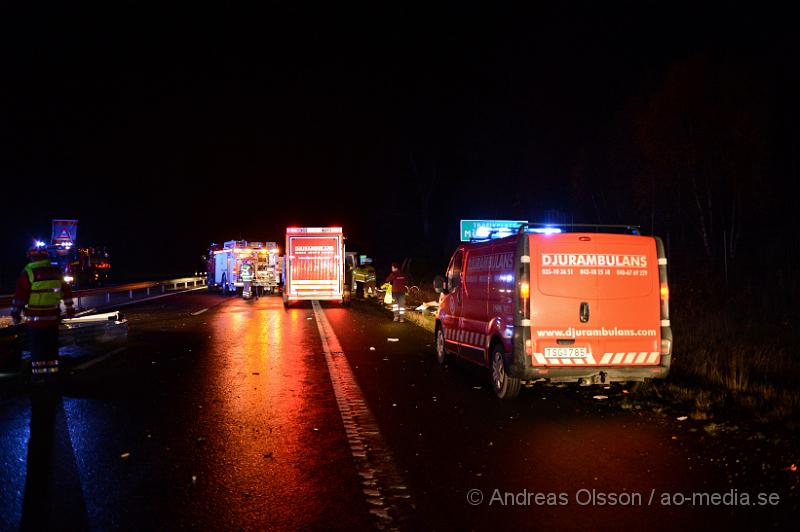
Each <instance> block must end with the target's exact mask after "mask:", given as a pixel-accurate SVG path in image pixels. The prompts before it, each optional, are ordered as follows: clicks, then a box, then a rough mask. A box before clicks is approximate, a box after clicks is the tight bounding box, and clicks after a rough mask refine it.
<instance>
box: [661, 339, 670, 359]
mask: <svg viewBox="0 0 800 532" xmlns="http://www.w3.org/2000/svg"><path fill="white" fill-rule="evenodd" d="M671 351H672V340H668V339H666V338H662V339H661V356H666V355H669V354H670V352H671Z"/></svg>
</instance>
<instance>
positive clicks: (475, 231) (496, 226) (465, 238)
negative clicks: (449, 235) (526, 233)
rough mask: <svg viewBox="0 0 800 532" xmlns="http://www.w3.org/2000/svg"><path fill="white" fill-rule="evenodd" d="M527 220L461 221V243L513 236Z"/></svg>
mask: <svg viewBox="0 0 800 532" xmlns="http://www.w3.org/2000/svg"><path fill="white" fill-rule="evenodd" d="M526 223H528V222H527V220H461V241H462V242H469V241H470V240H471V239H473V238H490V237H491V236H507V235H513V234H514V233H516V232H517V229H519V227H520V226H521V225H522V224H526Z"/></svg>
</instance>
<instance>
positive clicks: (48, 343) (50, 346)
mask: <svg viewBox="0 0 800 532" xmlns="http://www.w3.org/2000/svg"><path fill="white" fill-rule="evenodd" d="M28 340H29V342H30V347H31V370H32V372H33V373H34V374H38V373H50V374H53V373H57V372H58V326H56V327H42V328H35V327H28ZM42 370H44V371H42Z"/></svg>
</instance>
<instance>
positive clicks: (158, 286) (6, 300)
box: [0, 277, 206, 309]
mask: <svg viewBox="0 0 800 532" xmlns="http://www.w3.org/2000/svg"><path fill="white" fill-rule="evenodd" d="M205 284H206V278H205V277H181V278H179V279H168V280H166V281H143V282H138V283H128V284H120V285H115V286H103V287H99V288H88V289H86V290H76V291H74V292H73V293H72V299H73V300H74V301H75V308H76V309H81V308H82V302H83V301H82V300H83V299H85V298H87V297H98V296H101V298H102V300H103V301H104V302H106V303H111V295H112V294H120V293H124V292H127V293H128V299H129V300H133V299H134V293H135V292H140V291H144V296H145V297H147V296H149V295H151V291H152V290H157V291H160V292H161V293H162V294H163V293H165V292H167V291H168V290H169V291H174V290H178V289H179V288H184V289H188V288H193V287H197V286H203V285H205ZM13 298H14V296H13V295H4V296H0V309H4V308H9V307H10V306H11V300H12V299H13Z"/></svg>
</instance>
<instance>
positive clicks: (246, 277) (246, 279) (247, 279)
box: [239, 262, 253, 299]
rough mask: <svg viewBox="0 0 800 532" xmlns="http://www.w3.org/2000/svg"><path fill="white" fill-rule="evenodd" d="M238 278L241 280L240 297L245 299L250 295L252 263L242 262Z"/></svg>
mask: <svg viewBox="0 0 800 532" xmlns="http://www.w3.org/2000/svg"><path fill="white" fill-rule="evenodd" d="M239 279H241V280H242V284H243V285H244V286H243V287H242V297H244V298H245V299H247V298H249V297H250V296H251V295H252V282H253V265H252V264H250V263H249V262H243V263H242V270H241V272H240V273H239Z"/></svg>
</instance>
